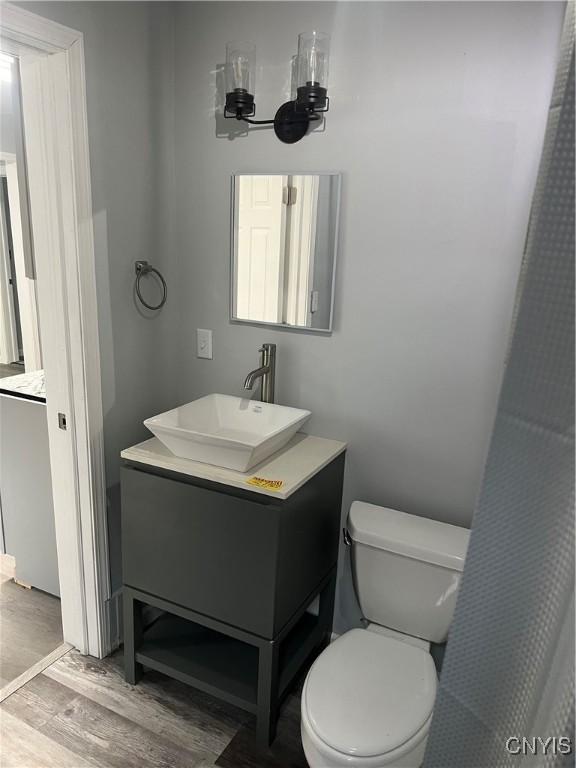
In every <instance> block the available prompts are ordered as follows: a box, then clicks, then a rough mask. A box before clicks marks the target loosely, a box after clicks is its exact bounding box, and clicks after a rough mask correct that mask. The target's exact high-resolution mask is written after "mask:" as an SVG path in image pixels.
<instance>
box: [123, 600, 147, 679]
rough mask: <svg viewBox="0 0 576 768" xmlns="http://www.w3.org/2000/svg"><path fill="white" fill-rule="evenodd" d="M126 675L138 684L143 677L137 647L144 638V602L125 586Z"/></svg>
mask: <svg viewBox="0 0 576 768" xmlns="http://www.w3.org/2000/svg"><path fill="white" fill-rule="evenodd" d="M122 600H123V603H124V677H125V678H126V682H127V683H130V684H131V685H136V683H137V682H138V680H140V678H141V677H142V664H138V663H137V662H136V648H138V646H139V645H140V641H141V640H142V603H140V602H139V601H138V600H135V599H134V598H133V597H132V594H131V592H130V590H129V589H127V588H126V587H125V588H124V594H123V596H122Z"/></svg>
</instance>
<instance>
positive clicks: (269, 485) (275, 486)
mask: <svg viewBox="0 0 576 768" xmlns="http://www.w3.org/2000/svg"><path fill="white" fill-rule="evenodd" d="M246 482H247V483H248V485H256V486H257V487H258V488H265V489H266V490H267V491H279V490H280V488H282V486H283V485H284V480H266V478H264V477H251V478H249V479H248V480H246Z"/></svg>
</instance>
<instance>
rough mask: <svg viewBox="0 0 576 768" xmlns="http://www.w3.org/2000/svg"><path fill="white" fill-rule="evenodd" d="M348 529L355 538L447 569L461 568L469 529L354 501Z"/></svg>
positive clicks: (353, 538)
mask: <svg viewBox="0 0 576 768" xmlns="http://www.w3.org/2000/svg"><path fill="white" fill-rule="evenodd" d="M348 528H349V531H350V535H351V537H352V540H353V541H355V542H357V543H359V544H367V545H368V546H370V547H375V548H376V549H383V550H386V551H387V552H394V553H396V554H398V555H404V556H405V557H411V558H413V559H415V560H421V561H423V562H427V563H433V564H434V565H440V566H442V567H444V568H451V569H452V570H455V571H462V570H463V568H464V559H465V557H466V549H467V548H468V539H469V538H470V531H469V530H468V529H467V528H461V527H460V526H458V525H450V524H449V523H441V522H440V521H438V520H429V519H428V518H426V517H418V516H416V515H409V514H407V513H406V512H399V511H398V510H396V509H388V508H386V507H379V506H376V505H375V504H367V503H366V502H364V501H354V502H353V503H352V506H351V507H350V514H349V517H348Z"/></svg>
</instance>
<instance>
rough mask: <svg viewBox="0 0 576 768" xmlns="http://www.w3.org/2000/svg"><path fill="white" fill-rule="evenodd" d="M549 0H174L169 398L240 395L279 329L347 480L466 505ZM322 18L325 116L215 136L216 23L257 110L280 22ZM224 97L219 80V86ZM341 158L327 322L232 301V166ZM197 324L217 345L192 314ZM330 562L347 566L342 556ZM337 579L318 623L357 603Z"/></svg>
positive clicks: (458, 517) (284, 83) (552, 58)
mask: <svg viewBox="0 0 576 768" xmlns="http://www.w3.org/2000/svg"><path fill="white" fill-rule="evenodd" d="M562 11H563V5H562V4H556V3H538V2H527V3H520V2H512V3H506V2H502V3H450V2H449V3H422V4H421V3H416V2H413V3H390V4H386V3H382V4H380V3H368V4H361V3H356V2H354V3H341V4H337V5H335V4H333V3H257V2H254V3H253V2H249V3H240V2H235V3H178V4H177V7H176V103H177V111H176V156H177V172H176V180H177V198H176V203H177V222H178V225H177V229H178V232H177V250H178V254H179V259H180V261H179V267H178V289H179V291H180V304H181V324H180V329H179V348H180V349H179V358H180V361H181V388H180V391H179V399H180V400H181V401H187V400H190V399H192V398H194V397H198V396H199V395H202V394H205V393H208V392H223V393H230V394H238V395H240V394H242V388H241V385H242V382H243V379H244V376H245V374H246V373H247V371H248V370H249V369H250V368H251V367H253V366H254V365H255V364H256V362H257V349H258V346H259V344H260V343H261V342H263V341H272V342H276V343H277V344H278V355H279V360H278V388H277V396H278V401H279V402H281V403H284V404H288V405H294V406H303V407H306V408H309V409H310V410H311V411H312V413H313V416H312V418H311V420H310V422H309V424H308V425H307V430H308V431H309V432H311V433H314V434H317V435H322V436H325V437H333V438H339V439H342V440H347V441H348V442H349V453H348V459H347V472H346V484H345V502H344V510H345V511H346V509H347V507H348V505H349V503H350V502H351V501H352V500H353V499H354V498H360V499H364V500H366V501H370V502H375V503H379V504H384V505H389V506H392V507H397V508H399V509H402V510H405V511H407V512H411V513H415V514H418V515H424V516H429V517H434V518H437V519H440V520H446V521H449V522H453V523H458V524H461V525H468V524H469V523H470V520H471V516H472V511H473V508H474V502H475V499H476V495H477V493H478V489H479V485H480V478H481V474H482V468H483V465H484V461H485V457H486V452H487V447H488V440H489V436H490V432H491V429H492V423H493V420H494V415H495V412H496V404H497V397H498V391H499V387H500V383H501V379H502V370H503V364H504V358H505V353H506V345H507V336H508V331H509V326H510V320H511V313H512V307H513V299H514V292H515V287H516V281H517V277H518V271H519V267H520V262H521V257H522V250H523V243H524V238H525V235H526V225H527V220H528V213H529V208H530V200H531V196H532V191H533V187H534V182H535V177H536V172H537V168H538V161H539V157H540V150H541V147H542V140H543V134H544V128H545V123H546V112H547V108H548V103H549V99H550V93H551V87H552V83H553V77H554V69H555V62H556V55H557V48H558V41H559V35H560V29H561V21H562ZM311 28H319V29H321V30H323V31H326V32H329V33H330V34H331V35H332V57H331V75H330V79H331V84H330V96H331V99H332V101H331V109H330V112H329V114H328V117H327V124H326V131H325V133H318V134H315V135H311V136H309V137H307V138H306V139H305V140H303V141H302V142H301V143H299V144H296V145H294V146H288V145H283V144H281V143H279V142H278V141H277V140H276V138H275V137H274V135H273V133H272V131H270V130H267V129H264V130H257V131H254V132H253V133H251V134H250V135H249V136H242V137H239V136H235V137H234V136H227V135H226V134H225V132H226V131H228V130H232V129H233V128H234V127H235V126H233V125H231V122H232V121H226V124H224V122H223V121H222V120H219V119H217V118H216V117H215V108H216V107H218V108H219V106H220V103H221V102H219V99H217V98H216V97H215V90H216V86H217V85H218V84H219V78H218V77H217V71H218V67H219V65H221V64H222V61H223V57H224V48H225V43H226V41H227V40H230V39H251V40H254V42H255V43H256V45H257V50H258V54H257V55H258V62H259V65H258V73H257V92H256V101H257V105H258V117H260V118H265V117H269V116H271V115H273V113H274V109H275V107H277V106H278V104H279V101H280V100H281V99H283V98H286V97H288V96H289V92H290V91H289V89H290V66H289V63H290V57H291V56H292V55H293V54H294V52H295V46H296V39H297V34H298V33H299V32H301V31H302V30H305V29H311ZM220 99H221V96H220ZM290 170H294V171H319V170H320V171H322V170H324V171H326V170H330V171H342V172H343V173H344V179H343V200H342V219H341V226H342V232H341V249H340V264H339V274H338V285H337V292H336V318H335V321H336V327H335V332H334V334H333V335H332V336H331V337H328V338H327V337H322V336H314V335H300V334H296V333H288V332H282V331H274V330H263V329H257V328H252V327H247V326H237V325H231V324H230V323H229V321H228V278H229V188H230V174H231V173H232V172H233V171H237V172H251V171H260V172H266V171H290ZM197 327H202V328H212V329H213V330H214V359H213V360H212V361H208V360H198V359H196V358H195V354H194V353H195V350H194V337H193V334H194V329H195V328H197ZM344 567H345V569H346V571H347V568H348V566H347V564H345V566H344ZM356 610H357V609H356V607H355V602H354V598H353V595H352V589H351V582H350V579H349V578H348V576H347V575H346V576H345V578H344V579H341V589H340V593H339V597H338V600H337V607H336V611H337V616H336V628H337V629H338V628H342V627H343V626H346V625H347V624H349V623H351V622H354V621H355V620H356V619H357V616H358V614H357V612H356Z"/></svg>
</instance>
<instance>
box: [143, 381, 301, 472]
mask: <svg viewBox="0 0 576 768" xmlns="http://www.w3.org/2000/svg"><path fill="white" fill-rule="evenodd" d="M309 416H310V411H303V410H300V409H299V408H287V407H285V406H283V405H272V404H271V403H261V402H260V401H257V400H245V399H243V398H240V397H231V396H229V395H207V396H206V397H201V398H199V399H198V400H193V401H192V402H191V403H187V404H186V405H181V406H180V407H179V408H174V409H173V410H172V411H167V412H166V413H161V414H159V415H158V416H153V417H152V418H151V419H146V421H145V422H144V426H145V427H147V428H148V429H149V430H150V432H152V433H153V434H154V435H155V436H156V437H157V438H158V440H160V442H161V443H163V444H164V445H165V446H166V448H168V450H170V451H172V453H173V454H174V455H175V456H180V457H181V458H184V459H192V460H193V461H202V462H204V463H205V464H215V465H216V466H218V467H226V468H228V469H236V470H238V471H239V472H246V471H247V470H249V469H250V467H253V466H254V465H255V464H259V463H260V462H261V461H264V459H266V458H268V456H270V455H271V454H272V453H274V452H275V451H278V450H280V448H282V447H283V446H284V445H286V443H287V442H288V441H289V440H290V438H291V437H293V436H294V434H295V433H296V432H297V431H298V430H299V429H300V427H301V426H302V424H304V422H305V421H306V420H307V419H308V418H309Z"/></svg>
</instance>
